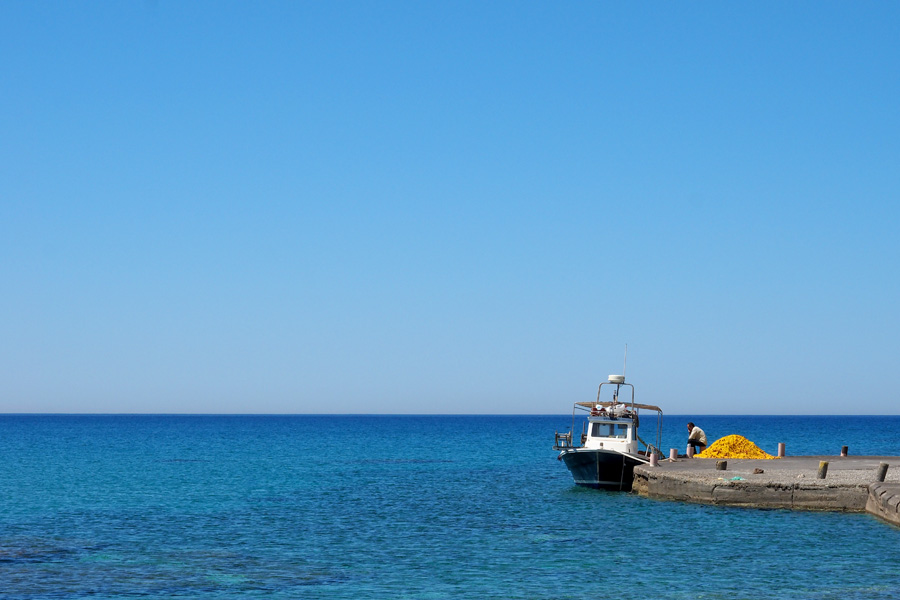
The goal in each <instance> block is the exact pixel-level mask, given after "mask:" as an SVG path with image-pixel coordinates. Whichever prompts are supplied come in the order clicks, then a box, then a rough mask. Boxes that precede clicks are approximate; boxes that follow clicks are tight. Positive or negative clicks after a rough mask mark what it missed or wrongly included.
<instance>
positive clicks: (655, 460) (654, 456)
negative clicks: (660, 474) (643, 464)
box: [650, 450, 659, 467]
mask: <svg viewBox="0 0 900 600" xmlns="http://www.w3.org/2000/svg"><path fill="white" fill-rule="evenodd" d="M650 466H651V467H658V466H659V453H658V452H657V451H656V450H654V451H653V452H651V453H650Z"/></svg>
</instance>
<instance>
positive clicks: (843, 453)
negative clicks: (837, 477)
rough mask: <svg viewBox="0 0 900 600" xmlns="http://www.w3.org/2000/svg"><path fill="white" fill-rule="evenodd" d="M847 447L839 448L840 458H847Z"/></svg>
mask: <svg viewBox="0 0 900 600" xmlns="http://www.w3.org/2000/svg"><path fill="white" fill-rule="evenodd" d="M849 449H850V448H848V447H847V446H841V456H847V450H849Z"/></svg>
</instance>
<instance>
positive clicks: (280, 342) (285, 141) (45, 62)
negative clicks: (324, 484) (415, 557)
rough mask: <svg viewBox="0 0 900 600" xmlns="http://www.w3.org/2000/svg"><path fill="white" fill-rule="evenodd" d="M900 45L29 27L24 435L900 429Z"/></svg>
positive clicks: (421, 8)
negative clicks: (513, 423) (850, 416)
mask: <svg viewBox="0 0 900 600" xmlns="http://www.w3.org/2000/svg"><path fill="white" fill-rule="evenodd" d="M898 26H900V4H898V3H895V2H800V1H798V2H753V3H749V2H728V3H703V2H620V3H617V2H577V1H574V2H537V1H530V2H519V1H515V2H505V1H496V2H463V1H451V2H390V1H384V2H373V1H364V2H356V1H350V0H346V1H340V2H278V1H271V2H229V1H215V2H205V1H199V0H198V1H195V2H173V1H168V0H157V1H155V2H153V1H145V2H101V1H90V2H68V3H67V2H31V1H25V2H20V1H16V0H7V1H5V2H2V3H0V131H2V134H0V282H2V293H0V412H6V413H21V412H26V413H41V412H49V413H328V414H331V413H363V414H370V413H388V414H393V413H415V414H432V413H433V414H448V413H463V414H468V413H471V414H516V413H526V414H565V413H567V412H569V411H571V406H572V403H573V402H576V401H587V400H591V399H593V398H594V397H595V396H596V393H597V392H596V391H597V384H599V383H600V382H601V381H603V380H605V379H606V377H607V375H609V374H611V373H616V374H618V373H622V371H623V370H624V371H625V374H626V378H627V380H628V381H629V382H630V383H632V384H634V386H635V394H636V400H637V401H639V402H645V403H650V404H657V405H659V406H660V407H662V408H663V410H664V411H665V412H667V413H671V414H832V413H837V414H842V413H846V412H850V413H860V414H900V401H898V400H900V398H898V390H900V375H898V368H897V364H898V360H897V359H898V340H900V319H898V304H900V272H898V261H900V235H898V234H900V225H898V223H900V109H898V107H900V36H898V35H897V31H898ZM626 344H627V348H628V350H627V365H626V364H625V347H626Z"/></svg>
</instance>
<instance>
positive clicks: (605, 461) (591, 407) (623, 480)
mask: <svg viewBox="0 0 900 600" xmlns="http://www.w3.org/2000/svg"><path fill="white" fill-rule="evenodd" d="M604 387H605V388H606V389H604ZM629 390H630V392H631V401H630V402H629V401H628V398H627V397H626V398H624V399H621V398H620V392H624V393H625V394H626V395H627V393H628V391H629ZM609 391H612V399H611V400H601V399H600V398H601V395H602V394H603V393H604V392H607V393H608V392H609ZM642 410H643V411H654V412H655V413H656V440H655V444H648V443H647V442H645V441H644V440H643V439H641V437H640V435H638V427H639V426H640V411H642ZM576 420H580V421H581V439H580V442H579V443H576V441H575V440H573V434H574V432H575V425H576ZM661 434H662V409H660V408H659V407H658V406H652V405H650V404H636V403H635V401H634V386H633V385H631V384H630V383H625V376H624V375H610V376H609V378H608V380H607V381H604V382H602V383H601V384H600V386H599V388H598V389H597V400H596V401H595V402H576V403H575V406H574V407H573V409H572V428H571V429H570V430H569V431H568V432H567V433H559V432H558V431H557V432H556V443H555V444H554V446H553V449H554V450H556V451H558V452H559V456H557V458H558V459H559V460H561V461H563V462H565V463H566V467H568V469H569V471H570V472H571V473H572V477H573V479H574V480H575V483H576V484H578V485H580V486H584V487H589V488H596V489H605V490H621V491H631V483H632V480H633V479H634V467H635V466H636V465H641V464H647V463H649V462H650V458H651V455H652V454H653V453H654V452H657V453H658V452H659V444H660V436H661ZM639 443H640V444H641V445H643V449H640V448H639Z"/></svg>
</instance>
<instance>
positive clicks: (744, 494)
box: [713, 482, 794, 509]
mask: <svg viewBox="0 0 900 600" xmlns="http://www.w3.org/2000/svg"><path fill="white" fill-rule="evenodd" d="M793 495H794V490H793V486H791V485H774V484H769V485H754V484H745V483H743V482H741V483H738V482H735V483H729V484H722V485H718V486H716V488H715V490H714V491H713V498H714V499H715V503H716V504H726V505H729V506H744V507H748V508H786V509H790V508H793Z"/></svg>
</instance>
